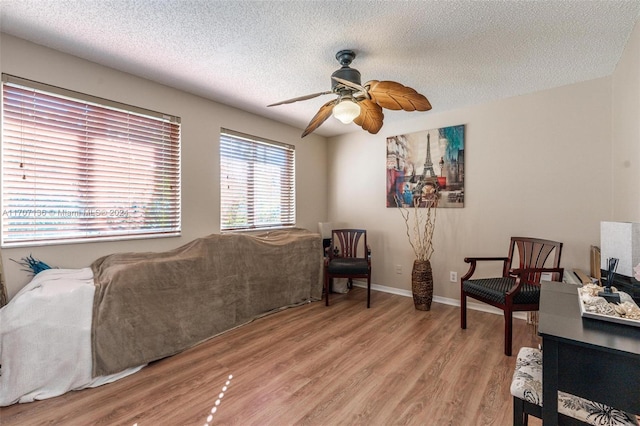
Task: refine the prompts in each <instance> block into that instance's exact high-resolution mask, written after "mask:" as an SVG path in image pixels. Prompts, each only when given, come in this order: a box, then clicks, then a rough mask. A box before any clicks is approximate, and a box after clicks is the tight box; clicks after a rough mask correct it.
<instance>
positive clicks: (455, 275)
mask: <svg viewBox="0 0 640 426" xmlns="http://www.w3.org/2000/svg"><path fill="white" fill-rule="evenodd" d="M449 281H451V282H452V283H455V282H456V281H458V273H457V272H454V271H451V272H449Z"/></svg>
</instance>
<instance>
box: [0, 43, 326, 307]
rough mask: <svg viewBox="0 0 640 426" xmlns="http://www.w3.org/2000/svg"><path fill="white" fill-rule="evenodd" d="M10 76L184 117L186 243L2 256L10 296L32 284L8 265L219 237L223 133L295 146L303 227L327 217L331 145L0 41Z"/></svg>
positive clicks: (63, 261) (62, 263)
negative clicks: (328, 151)
mask: <svg viewBox="0 0 640 426" xmlns="http://www.w3.org/2000/svg"><path fill="white" fill-rule="evenodd" d="M0 70H1V71H2V72H4V73H9V74H14V75H17V76H20V77H24V78H28V79H32V80H36V81H40V82H43V83H47V84H51V85H55V86H60V87H64V88H67V89H71V90H75V91H79V92H84V93H88V94H91V95H94V96H99V97H104V98H109V99H113V100H115V101H119V102H124V103H127V104H131V105H136V106H140V107H143V108H148V109H152V110H156V111H161V112H165V113H168V114H173V115H177V116H179V117H181V118H182V215H183V216H182V237H180V238H160V239H152V240H136V241H125V242H103V243H86V244H73V245H72V244H69V245H59V246H48V247H32V248H21V249H3V250H2V258H3V263H4V267H5V272H6V281H7V287H8V291H9V297H12V296H13V295H14V294H15V293H16V292H17V291H18V290H19V289H20V288H21V287H23V286H24V284H26V283H27V282H28V280H29V279H30V276H29V274H27V273H26V272H22V271H20V267H19V266H18V265H17V264H15V263H14V262H11V261H10V260H9V259H20V258H22V257H24V256H26V255H29V254H33V256H34V257H36V258H38V259H40V260H43V261H45V262H47V263H49V264H51V265H52V266H58V267H61V268H79V267H85V266H89V265H90V264H91V262H92V261H94V260H95V259H97V258H98V257H100V256H103V255H106V254H109V253H113V252H121V251H162V250H168V249H172V248H175V247H178V246H180V245H182V244H185V243H187V242H189V241H191V240H192V239H194V238H197V237H201V236H205V235H208V234H211V233H216V232H219V229H220V211H219V205H220V203H219V199H220V190H219V188H220V179H219V150H218V148H219V131H220V128H221V127H225V128H229V129H233V130H236V131H239V132H244V133H248V134H253V135H257V136H261V137H264V138H267V139H272V140H276V141H281V142H284V143H288V144H291V145H295V147H296V170H297V176H296V207H297V212H296V213H297V214H296V216H297V226H299V227H303V228H307V229H310V230H313V231H317V226H318V222H321V221H324V220H325V218H326V215H327V210H326V205H327V182H326V140H325V138H323V137H319V136H317V135H309V136H307V137H305V138H304V141H301V139H300V129H295V128H292V127H289V126H286V125H283V124H279V123H276V122H273V121H271V120H267V119H265V118H261V117H258V116H255V115H252V114H249V113H246V112H243V111H240V110H237V109H233V108H229V107H226V106H224V105H220V104H217V103H215V102H211V101H209V100H206V99H203V98H200V97H197V96H194V95H191V94H187V93H184V92H180V91H178V90H175V89H171V88H169V87H166V86H162V85H159V84H156V83H153V82H151V81H148V80H145V79H142V78H138V77H135V76H132V75H129V74H126V73H122V72H119V71H115V70H113V69H110V68H106V67H103V66H100V65H97V64H95V63H91V62H87V61H85V60H82V59H79V58H77V57H73V56H70V55H66V54H63V53H60V52H57V51H54V50H51V49H47V48H44V47H42V46H38V45H35V44H32V43H29V42H26V41H24V40H21V39H17V38H15V37H12V36H8V35H6V34H0Z"/></svg>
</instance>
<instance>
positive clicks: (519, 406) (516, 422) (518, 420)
mask: <svg viewBox="0 0 640 426" xmlns="http://www.w3.org/2000/svg"><path fill="white" fill-rule="evenodd" d="M528 419H529V416H527V415H526V414H525V413H524V401H523V400H521V399H520V398H516V397H515V396H514V397H513V426H525V425H526V423H528Z"/></svg>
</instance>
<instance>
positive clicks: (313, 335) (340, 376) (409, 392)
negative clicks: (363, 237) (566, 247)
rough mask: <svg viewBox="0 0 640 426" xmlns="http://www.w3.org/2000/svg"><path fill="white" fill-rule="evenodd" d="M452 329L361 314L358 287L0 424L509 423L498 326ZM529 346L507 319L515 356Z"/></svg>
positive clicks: (393, 312)
mask: <svg viewBox="0 0 640 426" xmlns="http://www.w3.org/2000/svg"><path fill="white" fill-rule="evenodd" d="M459 320H460V317H459V308H457V307H453V306H447V305H442V304H437V303H434V304H433V305H432V308H431V311H428V312H423V311H416V310H415V309H414V307H413V301H412V300H411V299H410V298H406V297H402V296H398V295H392V294H387V293H380V292H373V293H372V304H371V309H367V308H366V291H365V290H363V289H361V288H355V289H353V290H352V291H351V292H349V293H348V294H332V295H331V305H330V306H329V307H326V306H324V302H314V303H310V304H305V305H302V306H299V307H296V308H291V309H287V310H284V311H281V312H278V313H275V314H272V315H268V316H266V317H263V318H260V319H257V320H255V321H253V322H252V323H249V324H247V325H244V326H242V327H239V328H236V329H234V330H230V331H228V332H226V333H224V334H222V335H219V336H216V337H214V338H212V339H210V340H208V341H206V342H204V343H202V344H200V345H198V346H196V347H194V348H191V349H189V350H187V351H185V352H183V353H180V354H178V355H175V356H173V357H169V358H166V359H163V360H160V361H156V362H154V363H151V364H150V365H149V366H147V367H146V368H144V369H143V370H142V371H140V372H139V373H136V374H134V375H132V376H130V377H127V378H124V379H122V380H120V381H118V382H115V383H111V384H108V385H104V386H101V387H99V388H95V389H86V390H81V391H75V392H69V393H67V394H65V395H62V396H59V397H56V398H51V399H48V400H44V401H36V402H33V403H28V404H14V405H12V406H10V407H3V408H0V424H2V426H12V425H42V424H56V425H130V426H132V425H134V424H136V423H137V424H138V425H139V426H145V425H151V424H154V425H157V424H161V425H190V424H193V425H204V424H210V425H240V426H251V425H278V426H281V425H367V426H376V425H380V426H387V425H426V424H429V425H432V424H433V425H499V426H501V425H510V424H511V419H512V402H511V395H510V393H509V386H510V383H511V376H512V374H513V368H514V365H515V357H506V356H504V354H503V342H502V338H503V334H504V328H503V327H504V321H503V318H502V317H501V316H499V315H493V314H488V313H483V312H477V311H469V314H468V329H467V330H461V329H460V326H459V324H460V323H459ZM537 344H538V340H537V338H536V337H535V336H533V334H532V333H531V329H530V327H529V326H527V325H526V324H525V322H524V321H520V320H515V321H514V353H517V350H518V348H519V347H520V346H537ZM230 375H232V376H233V378H232V379H231V380H229V376H230ZM227 380H229V382H230V384H229V386H228V389H227V390H226V391H225V392H222V388H223V386H225V382H226V381H227ZM221 394H222V398H220V396H221ZM216 400H218V403H219V405H218V406H216V405H215V404H216ZM212 410H214V411H215V413H213V414H212ZM209 415H211V416H212V419H213V420H212V422H208V421H207V417H208V416H209ZM530 424H531V425H540V422H538V421H537V420H536V419H531V420H530Z"/></svg>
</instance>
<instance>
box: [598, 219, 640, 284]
mask: <svg viewBox="0 0 640 426" xmlns="http://www.w3.org/2000/svg"><path fill="white" fill-rule="evenodd" d="M600 253H601V259H600V261H601V268H602V269H603V270H608V269H609V265H608V263H607V262H608V260H607V259H609V258H616V259H619V263H618V268H617V270H616V271H615V272H617V273H618V274H620V275H624V276H626V277H633V276H634V270H633V268H634V267H635V266H636V265H638V264H640V223H633V222H600Z"/></svg>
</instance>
